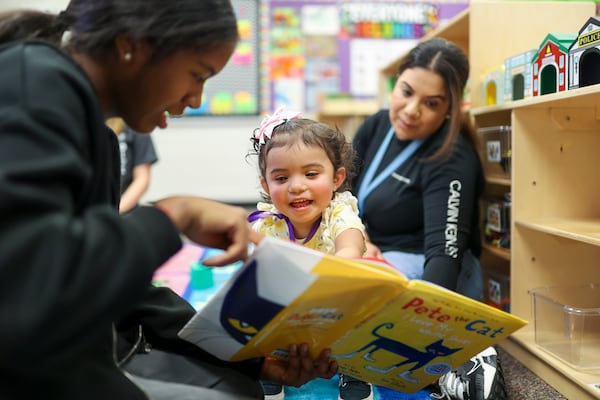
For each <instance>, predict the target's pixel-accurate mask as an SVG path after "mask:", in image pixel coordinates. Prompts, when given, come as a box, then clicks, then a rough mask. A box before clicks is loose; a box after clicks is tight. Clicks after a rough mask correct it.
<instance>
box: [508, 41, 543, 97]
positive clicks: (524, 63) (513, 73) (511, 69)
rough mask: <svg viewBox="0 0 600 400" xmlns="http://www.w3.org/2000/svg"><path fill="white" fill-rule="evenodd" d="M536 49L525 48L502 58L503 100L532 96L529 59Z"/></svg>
mask: <svg viewBox="0 0 600 400" xmlns="http://www.w3.org/2000/svg"><path fill="white" fill-rule="evenodd" d="M536 51H537V50H536V49H532V50H527V51H525V52H523V53H519V54H516V55H514V56H512V57H509V58H507V59H505V60H504V101H511V100H520V99H525V98H528V97H531V96H533V90H532V89H533V88H532V86H533V85H532V79H531V69H532V68H531V60H532V58H533V55H534V54H535V53H536Z"/></svg>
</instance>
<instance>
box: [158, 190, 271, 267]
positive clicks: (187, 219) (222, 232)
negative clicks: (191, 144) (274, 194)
mask: <svg viewBox="0 0 600 400" xmlns="http://www.w3.org/2000/svg"><path fill="white" fill-rule="evenodd" d="M154 205H155V206H156V207H157V208H159V209H161V210H162V211H163V212H164V213H165V214H167V216H168V217H169V218H170V219H171V221H173V223H174V224H175V226H176V227H177V228H178V230H179V231H180V232H181V233H182V234H184V235H185V236H186V237H188V238H189V239H190V240H192V241H194V242H196V243H198V244H201V245H204V246H207V247H214V248H219V249H223V250H225V252H224V253H222V254H219V255H218V256H215V257H211V258H209V259H206V260H204V261H203V263H204V264H206V265H210V266H216V265H227V264H231V263H234V262H236V261H240V260H245V259H246V257H247V256H248V244H249V243H255V244H256V243H258V242H260V240H261V239H262V236H261V235H260V234H259V233H258V232H254V231H253V230H252V229H251V228H250V224H249V223H248V221H247V220H246V211H245V210H244V209H243V208H241V207H234V206H229V205H226V204H223V203H219V202H216V201H212V200H207V199H203V198H199V197H192V196H175V197H169V198H166V199H162V200H159V201H157V202H156V203H154Z"/></svg>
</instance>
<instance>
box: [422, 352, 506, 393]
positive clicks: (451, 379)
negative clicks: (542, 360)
mask: <svg viewBox="0 0 600 400" xmlns="http://www.w3.org/2000/svg"><path fill="white" fill-rule="evenodd" d="M438 385H439V390H440V393H432V394H431V398H433V399H448V400H507V398H508V396H507V394H506V387H505V383H504V375H503V373H502V368H501V367H500V363H499V362H498V353H496V349H494V348H493V347H488V348H487V349H485V350H483V351H482V352H481V353H479V354H477V355H476V356H474V357H473V358H471V359H470V360H469V361H467V362H466V363H464V364H463V365H461V366H460V367H458V368H457V369H456V370H454V371H450V372H448V373H447V374H446V375H444V376H442V377H441V378H440V380H439V381H438Z"/></svg>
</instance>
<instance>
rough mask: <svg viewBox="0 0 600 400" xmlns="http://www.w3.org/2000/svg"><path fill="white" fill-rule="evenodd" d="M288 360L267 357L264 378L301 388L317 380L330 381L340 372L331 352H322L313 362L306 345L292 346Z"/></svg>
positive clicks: (263, 368) (263, 371)
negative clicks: (330, 358)
mask: <svg viewBox="0 0 600 400" xmlns="http://www.w3.org/2000/svg"><path fill="white" fill-rule="evenodd" d="M288 352H289V357H288V359H287V360H279V359H275V358H269V357H267V358H266V359H265V361H264V363H263V367H262V371H261V372H262V378H263V379H265V380H269V381H272V382H278V383H281V384H282V385H285V386H294V387H300V386H302V385H304V384H305V383H307V382H309V381H311V380H313V379H315V378H324V379H330V378H331V377H333V376H334V375H335V374H336V373H337V370H338V365H337V363H336V362H335V361H330V360H329V356H330V355H331V350H329V349H326V350H323V351H322V352H321V354H320V355H319V358H317V359H316V360H313V359H312V358H311V357H310V355H309V352H308V345H307V344H306V343H304V344H301V345H297V344H292V345H290V347H289V349H288Z"/></svg>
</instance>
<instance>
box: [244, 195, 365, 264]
mask: <svg viewBox="0 0 600 400" xmlns="http://www.w3.org/2000/svg"><path fill="white" fill-rule="evenodd" d="M256 208H257V210H260V211H266V212H269V213H274V214H278V213H280V212H279V210H277V209H276V208H275V206H273V204H271V203H265V202H259V203H258V204H257V205H256ZM252 228H253V229H254V230H255V231H257V232H260V233H261V234H263V235H264V236H271V237H277V238H282V239H288V240H289V238H290V233H289V230H288V225H287V222H286V220H285V219H282V218H278V217H277V216H275V215H268V216H265V217H263V218H259V219H257V220H256V221H254V222H253V223H252ZM350 228H355V229H358V230H360V231H361V232H362V233H363V235H364V232H365V227H364V225H363V223H362V221H361V219H360V217H359V216H358V201H357V200H356V197H354V196H353V195H352V193H350V192H341V193H335V195H334V197H333V200H331V203H330V204H329V207H327V208H326V209H325V210H323V215H322V218H321V224H320V226H319V228H318V229H317V231H316V232H315V234H314V236H313V237H312V238H311V239H310V240H309V241H308V242H307V243H303V244H304V246H306V247H309V248H311V249H315V250H319V251H322V252H324V253H327V254H334V253H335V238H336V237H337V236H338V235H339V234H340V233H342V232H344V231H345V230H346V229H350Z"/></svg>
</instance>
